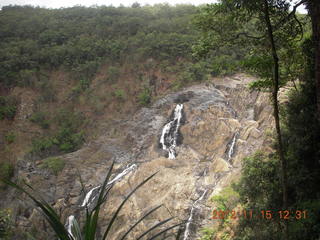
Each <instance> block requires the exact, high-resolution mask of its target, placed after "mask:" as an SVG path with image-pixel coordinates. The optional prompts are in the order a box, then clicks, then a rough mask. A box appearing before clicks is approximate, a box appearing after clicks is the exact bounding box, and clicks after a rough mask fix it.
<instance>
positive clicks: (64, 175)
mask: <svg viewBox="0 0 320 240" xmlns="http://www.w3.org/2000/svg"><path fill="white" fill-rule="evenodd" d="M252 80H253V79H252V78H250V77H248V76H245V75H237V76H233V77H230V78H223V79H215V80H214V81H212V82H211V83H207V84H203V85H196V86H192V87H189V88H187V89H185V90H183V91H180V92H177V93H173V94H169V95H167V96H165V97H164V98H161V99H159V100H158V101H156V102H155V103H154V104H153V105H152V106H151V107H149V108H143V109H141V110H140V111H138V112H137V113H136V114H134V115H133V116H130V117H128V119H126V120H123V121H119V123H117V124H116V125H115V126H114V129H115V130H116V132H117V134H114V132H115V130H114V131H112V133H111V132H108V131H107V130H106V132H105V133H103V132H101V137H100V138H99V139H97V140H96V141H94V142H90V143H88V144H87V145H86V146H85V147H83V148H82V149H80V150H78V151H76V152H73V153H70V154H66V155H63V156H61V157H62V158H63V159H65V160H66V163H67V164H66V166H65V168H64V169H63V171H62V172H61V173H60V174H59V175H58V176H52V175H51V174H49V173H48V172H45V171H44V170H43V169H40V168H39V164H40V163H41V161H39V162H35V163H32V164H31V163H28V164H26V163H23V162H21V163H20V167H19V172H18V173H17V174H18V175H19V176H20V177H24V178H26V179H27V180H28V181H30V182H31V183H32V184H33V185H35V186H36V188H38V189H40V190H41V191H42V192H44V193H45V195H46V196H47V198H48V199H49V200H50V201H51V203H52V204H53V205H54V207H55V208H56V209H57V210H59V211H60V212H61V215H62V218H63V219H67V218H68V216H70V215H71V214H73V215H75V216H76V217H78V216H79V213H80V209H81V207H80V205H81V204H82V203H83V201H84V196H83V195H81V184H80V181H79V178H78V176H77V175H78V172H79V173H80V174H81V176H82V179H83V181H84V183H85V185H86V187H87V189H88V190H90V189H92V188H94V187H97V186H99V185H100V184H101V182H102V181H103V179H104V177H105V175H106V172H107V170H108V168H109V166H110V164H111V162H112V160H114V161H115V162H116V170H115V175H114V176H117V174H119V173H123V170H125V169H126V168H128V167H130V166H132V165H133V164H134V167H131V168H130V170H129V171H127V172H126V174H123V175H121V179H120V178H119V179H118V182H117V183H116V184H115V186H114V188H113V194H112V197H111V198H110V199H109V200H108V202H107V204H106V205H105V206H104V210H103V212H102V215H103V219H102V221H100V223H101V225H102V227H103V223H105V222H107V220H108V219H109V218H110V213H111V212H113V211H114V210H115V209H116V208H117V207H118V205H119V204H120V202H121V200H122V199H123V197H124V196H125V195H126V194H127V193H128V192H129V191H130V189H132V188H133V187H134V186H136V185H137V184H138V183H139V182H141V181H142V180H143V179H144V178H146V177H147V176H149V175H151V174H152V173H154V172H157V171H159V172H158V173H157V175H156V176H155V177H154V178H153V179H152V180H151V181H150V182H148V183H147V184H146V185H145V186H144V187H143V188H141V189H140V190H138V192H137V193H136V194H134V195H133V197H132V198H131V199H130V201H129V202H128V203H127V204H126V205H125V208H124V209H123V210H122V211H121V213H120V216H119V218H118V220H117V224H116V225H115V226H114V227H113V229H112V231H113V234H112V236H113V237H112V239H117V236H119V234H120V235H121V234H123V233H124V232H125V231H126V229H127V228H128V226H129V225H130V224H132V223H133V222H134V220H135V219H136V220H137V219H138V218H139V216H140V215H141V214H142V213H145V212H146V211H148V210H150V209H151V207H153V206H156V205H158V204H161V203H163V204H164V207H162V208H161V209H160V210H159V211H157V212H156V213H154V214H152V215H151V216H149V217H148V220H147V221H144V222H143V223H142V224H140V225H139V227H138V228H137V229H136V231H135V232H134V233H132V234H131V235H130V237H129V238H128V239H134V237H135V236H138V233H139V232H141V231H142V230H144V229H145V228H146V227H150V226H152V225H153V224H155V223H157V222H158V221H159V220H160V219H165V218H167V217H169V216H171V215H172V216H177V220H179V219H180V220H182V219H188V220H189V222H188V224H187V225H186V227H185V228H184V229H183V232H182V233H183V234H182V237H181V239H184V240H191V239H197V238H198V233H197V230H198V229H199V228H200V227H203V226H206V225H210V224H212V221H213V220H210V219H209V218H210V216H211V211H212V208H211V206H210V204H208V199H209V198H210V196H212V195H214V194H218V193H219V191H221V189H223V188H225V187H226V186H228V185H230V183H231V182H232V181H236V180H237V179H238V177H239V174H240V169H241V160H242V159H243V158H244V157H246V156H248V155H250V154H252V153H254V152H255V151H256V150H258V149H260V148H262V146H264V145H265V144H266V137H265V131H266V129H268V128H270V127H271V125H272V107H271V105H270V103H269V98H268V95H267V94H265V93H258V92H250V91H249V90H248V88H247V86H246V85H247V83H248V82H250V81H252ZM177 104H183V109H182V115H183V116H182V118H181V124H180V128H179V130H178V131H179V134H178V135H179V136H178V138H179V139H177V144H176V145H177V146H176V147H175V158H172V157H171V158H168V157H167V155H168V153H167V151H164V150H163V147H162V146H161V144H160V138H161V135H162V133H163V127H164V126H165V125H166V124H167V123H168V122H169V121H170V120H172V116H171V115H172V112H173V111H174V109H175V107H176V105H177ZM170 116H171V119H170ZM12 198H13V193H12V192H11V193H10V194H9V195H8V196H7V197H6V204H7V205H10V204H11V205H12V206H15V209H16V214H17V223H18V225H19V228H21V229H28V230H30V228H31V225H32V223H33V224H35V225H36V226H37V227H38V228H39V226H41V227H40V228H42V227H43V226H44V227H45V224H44V223H43V220H41V219H42V218H41V217H39V214H38V213H37V212H36V210H35V209H34V208H32V207H29V206H32V205H30V204H29V203H28V202H25V201H22V200H14V201H11V200H12ZM22 199H23V198H22ZM9 202H10V203H9ZM38 236H41V235H38ZM41 237H43V239H47V238H46V234H44V235H43V236H41Z"/></svg>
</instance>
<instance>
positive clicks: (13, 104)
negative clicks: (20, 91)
mask: <svg viewBox="0 0 320 240" xmlns="http://www.w3.org/2000/svg"><path fill="white" fill-rule="evenodd" d="M17 104H18V101H17V99H16V98H14V97H4V96H0V120H3V119H5V118H6V119H9V120H12V119H13V118H14V116H15V115H16V112H17Z"/></svg>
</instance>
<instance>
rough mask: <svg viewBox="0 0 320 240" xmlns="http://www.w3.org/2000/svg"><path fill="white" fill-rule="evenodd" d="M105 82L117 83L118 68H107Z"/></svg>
mask: <svg viewBox="0 0 320 240" xmlns="http://www.w3.org/2000/svg"><path fill="white" fill-rule="evenodd" d="M107 74H108V76H107V81H108V82H109V83H115V82H117V80H118V78H119V76H120V69H119V67H116V66H110V67H109V68H108V71H107Z"/></svg>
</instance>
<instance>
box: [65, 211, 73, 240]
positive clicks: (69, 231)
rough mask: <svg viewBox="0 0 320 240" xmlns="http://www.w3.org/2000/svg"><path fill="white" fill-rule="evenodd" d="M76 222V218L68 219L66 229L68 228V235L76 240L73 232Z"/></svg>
mask: <svg viewBox="0 0 320 240" xmlns="http://www.w3.org/2000/svg"><path fill="white" fill-rule="evenodd" d="M74 220H75V218H74V216H73V215H70V216H69V217H68V219H67V224H66V228H67V231H68V233H69V234H70V235H71V236H72V237H73V238H74V239H75V237H74V236H73V234H72V231H71V228H72V225H73V223H74Z"/></svg>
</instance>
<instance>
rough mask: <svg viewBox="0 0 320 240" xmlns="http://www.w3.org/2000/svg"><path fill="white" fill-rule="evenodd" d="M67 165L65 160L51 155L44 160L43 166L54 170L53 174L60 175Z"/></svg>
mask: <svg viewBox="0 0 320 240" xmlns="http://www.w3.org/2000/svg"><path fill="white" fill-rule="evenodd" d="M64 165H65V160H64V159H62V158H58V157H50V158H47V159H44V160H43V163H42V165H41V167H43V168H47V169H49V170H50V171H52V172H53V174H55V175H58V173H59V172H61V171H62V169H63V168H64Z"/></svg>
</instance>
